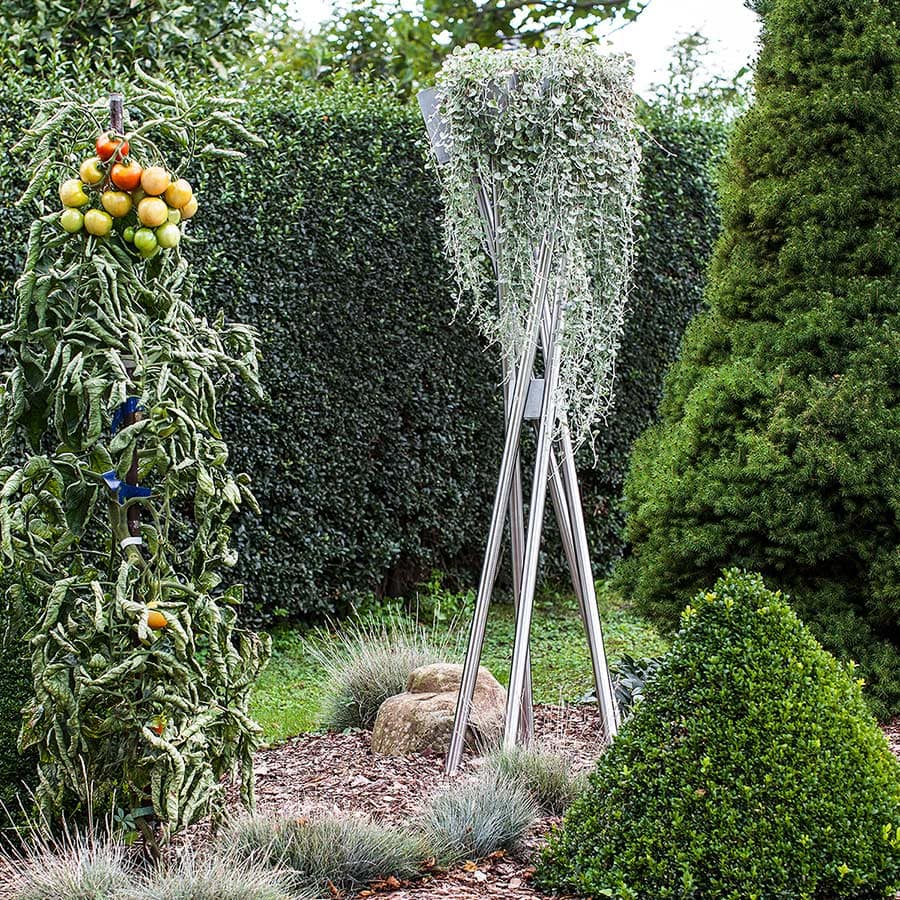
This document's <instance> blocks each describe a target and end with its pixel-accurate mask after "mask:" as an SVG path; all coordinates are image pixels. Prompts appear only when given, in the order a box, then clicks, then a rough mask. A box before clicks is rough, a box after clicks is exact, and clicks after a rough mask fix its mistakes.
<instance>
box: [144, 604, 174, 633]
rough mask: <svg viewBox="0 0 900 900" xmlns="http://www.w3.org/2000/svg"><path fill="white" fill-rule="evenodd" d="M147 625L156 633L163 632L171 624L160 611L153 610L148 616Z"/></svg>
mask: <svg viewBox="0 0 900 900" xmlns="http://www.w3.org/2000/svg"><path fill="white" fill-rule="evenodd" d="M147 624H148V625H149V626H150V627H151V628H152V629H153V630H154V631H161V630H162V629H163V628H165V627H166V625H168V624H169V620H168V619H167V618H166V617H165V616H164V615H163V614H162V613H161V612H160V611H159V610H158V609H151V610H150V612H149V613H148V614H147Z"/></svg>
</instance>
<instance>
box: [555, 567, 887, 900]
mask: <svg viewBox="0 0 900 900" xmlns="http://www.w3.org/2000/svg"><path fill="white" fill-rule="evenodd" d="M538 880H539V883H540V884H541V885H542V886H543V887H545V888H549V889H554V890H560V891H565V892H574V893H578V894H582V895H587V896H595V897H599V896H603V897H616V898H621V900H636V898H644V897H653V898H658V900H675V898H685V897H711V898H712V897H715V898H716V900H746V898H748V897H758V898H769V897H779V898H782V900H792V898H796V900H808V898H828V900H843V898H847V900H850V898H864V897H865V898H876V897H891V896H893V893H894V891H895V890H896V888H897V886H898V885H900V763H898V762H897V760H896V759H895V758H894V757H893V755H892V754H891V752H890V750H889V748H888V745H887V742H886V741H885V738H884V736H883V734H882V733H881V731H880V730H879V728H878V725H877V723H876V722H875V721H874V719H873V718H872V716H871V714H870V713H869V711H868V709H867V706H866V703H865V701H864V699H863V696H862V692H861V683H860V680H859V679H857V678H856V677H855V673H854V671H853V670H852V669H851V668H850V667H847V666H844V665H842V664H841V663H839V662H838V661H837V660H836V659H835V658H834V657H832V656H831V655H830V654H828V653H827V652H826V651H825V650H823V649H822V647H821V646H820V645H819V644H818V643H817V642H816V640H815V639H814V638H813V637H812V635H811V634H810V632H809V631H808V630H807V628H806V627H805V626H804V625H803V624H802V623H801V622H800V620H799V619H798V618H797V616H796V615H795V614H794V613H793V612H792V611H791V609H790V607H789V605H788V603H787V600H786V599H785V597H783V596H782V595H781V593H779V592H773V591H770V590H767V589H766V586H765V585H764V583H763V580H762V578H761V577H760V576H759V575H748V574H743V573H740V572H738V571H730V572H728V573H726V574H725V575H724V577H723V578H722V579H721V580H720V581H719V582H718V583H717V584H716V585H715V587H714V588H713V590H712V591H709V592H706V593H701V594H700V595H698V597H697V598H696V599H695V601H694V605H693V606H692V607H688V609H687V610H686V611H685V613H684V616H683V620H682V629H681V631H680V632H679V634H678V636H677V638H676V641H675V644H674V646H673V648H672V650H671V652H670V653H669V654H668V655H667V656H666V657H665V659H664V661H663V663H662V666H661V668H660V670H659V672H658V673H657V675H656V676H655V677H654V679H653V680H652V681H651V682H650V683H649V684H648V685H647V689H646V694H645V697H644V699H643V700H642V701H641V703H639V704H638V705H637V706H636V707H635V711H634V713H633V715H632V716H631V718H630V719H628V721H627V722H626V723H625V725H624V726H623V728H622V730H621V732H620V733H619V736H618V737H617V738H616V740H615V741H614V743H613V744H612V746H611V748H610V749H609V750H608V751H607V752H606V753H605V754H604V756H603V757H602V758H601V760H600V763H599V765H598V767H597V769H596V771H595V772H594V774H593V775H592V776H591V784H590V788H589V790H588V791H587V793H586V794H584V796H583V797H581V798H579V799H578V800H576V801H575V803H574V804H573V805H572V807H571V808H570V809H569V811H568V813H567V814H566V816H565V818H564V820H563V824H562V827H561V830H559V831H557V832H555V833H554V834H553V835H552V836H551V838H550V841H549V845H548V847H547V849H546V850H545V852H544V853H543V855H542V857H541V860H540V863H539V866H538Z"/></svg>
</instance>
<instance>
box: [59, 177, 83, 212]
mask: <svg viewBox="0 0 900 900" xmlns="http://www.w3.org/2000/svg"><path fill="white" fill-rule="evenodd" d="M59 199H60V200H61V201H62V205H63V206H73V207H78V206H84V204H85V203H87V202H88V195H87V194H86V193H85V192H84V185H83V184H82V183H81V182H80V181H79V180H78V179H77V178H70V179H69V180H68V181H64V182H63V183H62V184H61V185H60V186H59Z"/></svg>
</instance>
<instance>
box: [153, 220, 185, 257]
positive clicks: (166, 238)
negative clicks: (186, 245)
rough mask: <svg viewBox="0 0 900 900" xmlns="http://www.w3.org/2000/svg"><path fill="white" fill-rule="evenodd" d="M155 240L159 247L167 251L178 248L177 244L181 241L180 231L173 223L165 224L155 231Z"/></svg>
mask: <svg viewBox="0 0 900 900" xmlns="http://www.w3.org/2000/svg"><path fill="white" fill-rule="evenodd" d="M156 240H157V241H158V243H159V246H160V247H165V249H166V250H169V249H171V248H172V247H177V246H178V242H179V241H180V240H181V231H180V230H179V228H178V226H177V225H176V224H174V223H173V222H166V224H165V225H160V226H159V228H157V229H156Z"/></svg>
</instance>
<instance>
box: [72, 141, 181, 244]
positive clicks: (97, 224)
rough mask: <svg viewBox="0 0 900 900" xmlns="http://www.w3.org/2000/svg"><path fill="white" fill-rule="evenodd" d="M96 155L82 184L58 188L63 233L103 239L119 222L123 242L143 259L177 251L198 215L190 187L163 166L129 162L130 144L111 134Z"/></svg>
mask: <svg viewBox="0 0 900 900" xmlns="http://www.w3.org/2000/svg"><path fill="white" fill-rule="evenodd" d="M95 149H96V152H97V155H96V156H91V157H89V158H88V159H85V160H84V161H83V162H82V163H81V166H80V167H79V169H78V178H70V179H68V180H67V181H64V182H63V183H62V184H61V185H60V187H59V199H60V200H61V201H62V204H63V206H64V207H65V209H63V211H62V213H61V214H60V217H59V223H60V225H61V226H62V227H63V229H64V230H65V231H67V232H69V234H77V233H78V232H80V231H82V229H83V230H84V231H86V232H87V233H88V234H92V235H94V236H95V237H99V238H104V237H108V236H109V235H110V234H112V232H113V227H114V225H115V224H116V222H120V223H122V225H123V226H124V227H122V228H121V234H122V237H123V238H124V240H125V241H127V242H128V243H129V244H133V245H134V248H135V249H136V250H137V251H138V253H140V255H141V256H142V257H143V258H144V259H150V258H151V257H153V256H156V254H157V253H159V251H160V250H161V249H163V250H167V249H170V248H172V247H177V246H178V242H179V241H180V240H181V228H180V227H179V225H180V223H181V222H183V221H184V220H186V219H190V218H191V216H193V215H194V213H196V212H197V198H196V197H195V196H194V191H193V188H192V187H191V185H190V182H188V181H185V179H184V178H178V179H173V178H172V176H171V174H170V173H169V172H167V171H166V170H165V169H164V168H163V167H162V166H148V167H147V168H143V167H142V166H141V165H140V164H139V163H138V162H136V161H135V160H133V159H131V158H130V157H129V155H128V152H129V149H130V148H129V146H128V141H126V140H123V139H122V138H120V137H117V136H115V135H113V134H110V133H109V132H106V133H104V134H101V135H100V136H99V137H98V138H97V142H96V144H95ZM95 201H99V205H97V204H96V202H95ZM85 207H90V208H89V209H85Z"/></svg>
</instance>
